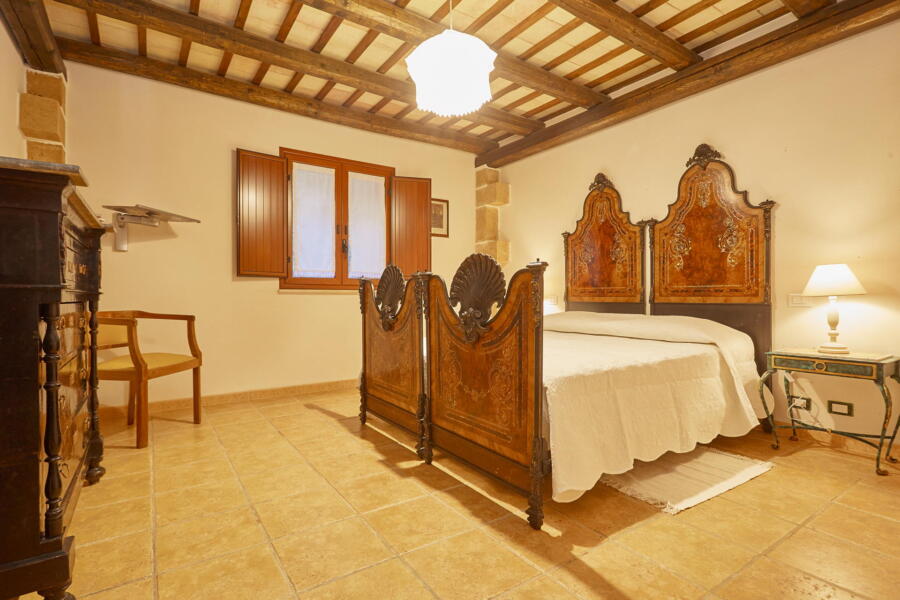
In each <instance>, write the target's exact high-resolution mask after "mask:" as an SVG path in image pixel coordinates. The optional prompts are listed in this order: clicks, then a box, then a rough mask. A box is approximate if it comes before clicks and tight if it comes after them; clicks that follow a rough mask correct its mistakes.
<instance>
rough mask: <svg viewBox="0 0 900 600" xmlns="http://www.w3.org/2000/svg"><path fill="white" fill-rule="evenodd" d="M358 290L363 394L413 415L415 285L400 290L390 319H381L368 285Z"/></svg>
mask: <svg viewBox="0 0 900 600" xmlns="http://www.w3.org/2000/svg"><path fill="white" fill-rule="evenodd" d="M362 289H363V310H364V311H365V319H364V323H365V341H364V352H365V365H366V368H365V389H366V393H367V394H369V395H370V396H375V397H376V398H379V399H381V400H383V401H385V402H387V403H389V404H393V405H395V406H397V407H399V408H402V409H403V410H404V411H406V412H408V413H411V414H413V415H415V414H416V413H417V411H418V402H419V393H420V391H421V390H420V386H419V381H420V378H421V371H420V361H419V353H420V349H419V345H420V342H421V331H420V329H419V322H418V319H417V318H416V297H415V285H414V284H412V283H408V284H405V285H404V287H401V290H402V301H401V303H400V307H399V310H397V312H396V317H395V318H394V319H390V318H388V319H383V318H382V314H383V313H381V312H380V311H379V307H378V305H376V303H375V292H374V290H373V288H372V284H371V283H370V282H368V281H366V282H364V283H363V284H362ZM385 324H387V328H386V327H385Z"/></svg>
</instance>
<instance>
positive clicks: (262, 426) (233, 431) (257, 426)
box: [214, 419, 277, 440]
mask: <svg viewBox="0 0 900 600" xmlns="http://www.w3.org/2000/svg"><path fill="white" fill-rule="evenodd" d="M214 428H215V431H216V434H218V436H219V439H220V440H225V439H228V438H240V439H247V436H248V435H253V436H263V435H270V434H273V433H276V432H277V430H276V429H275V428H274V427H272V424H271V423H269V422H268V421H266V420H265V419H262V420H257V421H248V422H246V423H228V424H224V425H214Z"/></svg>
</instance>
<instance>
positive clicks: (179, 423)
mask: <svg viewBox="0 0 900 600" xmlns="http://www.w3.org/2000/svg"><path fill="white" fill-rule="evenodd" d="M193 419H194V417H193V416H191V415H185V416H184V417H183V418H179V419H165V418H153V419H150V435H151V436H152V438H153V439H156V438H157V437H159V436H165V435H171V434H174V433H181V432H183V431H187V430H189V429H194V430H196V429H207V430H210V431H211V430H212V426H211V425H210V424H209V423H200V424H199V425H198V424H196V423H194V420H193Z"/></svg>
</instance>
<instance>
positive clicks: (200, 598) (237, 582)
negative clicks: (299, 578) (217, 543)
mask: <svg viewBox="0 0 900 600" xmlns="http://www.w3.org/2000/svg"><path fill="white" fill-rule="evenodd" d="M158 586H159V600H188V599H190V600H223V599H225V598H227V599H228V600H262V599H265V600H289V599H290V598H294V592H293V590H292V589H291V584H290V583H289V582H288V581H287V579H286V578H285V576H284V574H283V573H282V571H281V569H280V568H279V567H278V563H277V561H276V558H275V556H273V554H272V550H271V549H270V548H269V546H268V545H267V544H266V545H262V546H254V547H252V548H245V549H243V550H239V551H238V552H233V553H231V554H225V555H223V556H219V557H218V558H214V559H212V560H209V561H207V562H204V563H200V564H196V565H191V566H189V567H184V568H181V569H175V570H173V571H169V572H167V573H163V574H161V575H160V576H159V583H158Z"/></svg>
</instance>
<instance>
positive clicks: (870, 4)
mask: <svg viewBox="0 0 900 600" xmlns="http://www.w3.org/2000/svg"><path fill="white" fill-rule="evenodd" d="M898 18H900V0H844V2H841V3H839V4H835V5H833V6H830V7H828V8H824V9H822V10H819V11H817V12H815V13H813V14H811V15H810V16H808V17H804V18H803V19H799V20H798V21H795V22H794V23H791V24H789V25H786V26H784V27H781V28H780V29H777V30H775V31H772V32H770V33H768V34H765V35H763V36H760V37H759V38H756V39H754V40H751V41H749V42H746V43H744V44H742V45H740V46H737V47H736V48H733V49H731V50H729V51H727V52H724V53H722V54H719V55H717V56H713V57H711V58H708V59H706V60H705V61H703V62H701V63H699V64H696V65H693V66H691V67H688V68H686V69H684V70H683V71H680V72H678V73H673V74H672V75H669V76H668V77H664V78H662V79H660V80H657V81H655V82H653V83H651V84H648V85H646V86H644V87H642V88H639V89H637V90H634V91H633V92H629V93H627V94H625V95H623V96H619V97H618V98H615V99H614V100H612V101H611V102H609V103H607V104H602V105H599V106H596V107H594V108H592V109H590V110H587V111H585V112H583V113H581V114H579V115H576V116H574V117H571V118H569V119H566V120H564V121H561V122H559V123H556V124H555V125H552V126H550V127H547V128H545V129H542V130H541V131H538V132H535V133H533V134H531V135H528V136H526V137H524V138H522V139H520V140H516V141H514V142H511V143H509V144H507V145H505V146H502V147H500V148H498V149H496V150H493V151H490V152H486V153H484V154H481V155H479V156H478V157H476V159H475V164H476V166H478V165H485V164H487V165H490V166H492V167H501V166H503V165H507V164H509V163H512V162H515V161H517V160H520V159H522V158H525V157H527V156H531V155H533V154H536V153H538V152H541V151H542V150H547V149H549V148H552V147H554V146H558V145H560V144H564V143H566V142H569V141H572V140H574V139H577V138H580V137H583V136H585V135H588V134H590V133H593V132H595V131H599V130H601V129H605V128H607V127H610V126H612V125H615V124H618V123H622V122H623V121H627V120H629V119H632V118H634V117H637V116H640V115H643V114H645V113H648V112H650V111H652V110H655V109H657V108H660V107H662V106H666V105H667V104H671V103H672V102H676V101H678V100H681V99H684V98H687V97H689V96H692V95H694V94H696V93H699V92H702V91H705V90H708V89H710V88H713V87H716V86H718V85H721V84H723V83H726V82H729V81H733V80H735V79H738V78H740V77H743V76H745V75H748V74H750V73H754V72H756V71H759V70H761V69H765V68H767V67H771V66H773V65H776V64H778V63H780V62H782V61H785V60H788V59H791V58H794V57H796V56H800V55H802V54H805V53H807V52H810V51H812V50H815V49H817V48H821V47H822V46H825V45H828V44H831V43H833V42H837V41H839V40H842V39H845V38H847V37H850V36H852V35H856V34H858V33H862V32H864V31H867V30H869V29H872V28H874V27H877V26H879V25H882V24H884V23H888V22H890V21H894V20H896V19H898Z"/></svg>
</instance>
